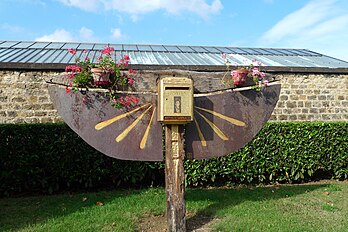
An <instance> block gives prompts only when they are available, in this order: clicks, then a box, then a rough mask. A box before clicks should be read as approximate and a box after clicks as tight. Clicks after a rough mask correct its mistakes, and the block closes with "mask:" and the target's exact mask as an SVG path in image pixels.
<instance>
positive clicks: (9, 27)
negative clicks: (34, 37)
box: [0, 23, 24, 33]
mask: <svg viewBox="0 0 348 232" xmlns="http://www.w3.org/2000/svg"><path fill="white" fill-rule="evenodd" d="M0 28H1V29H2V30H5V31H9V32H11V33H20V32H23V31H24V28H23V27H20V26H16V25H11V24H8V23H3V24H1V26H0Z"/></svg>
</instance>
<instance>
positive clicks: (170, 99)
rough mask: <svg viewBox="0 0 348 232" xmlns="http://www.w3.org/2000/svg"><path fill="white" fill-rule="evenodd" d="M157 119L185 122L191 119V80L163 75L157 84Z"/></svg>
mask: <svg viewBox="0 0 348 232" xmlns="http://www.w3.org/2000/svg"><path fill="white" fill-rule="evenodd" d="M158 121H160V122H162V123H164V124H186V123H189V122H192V121H193V80H192V79H190V78H187V77H163V78H161V79H160V81H159V84H158Z"/></svg>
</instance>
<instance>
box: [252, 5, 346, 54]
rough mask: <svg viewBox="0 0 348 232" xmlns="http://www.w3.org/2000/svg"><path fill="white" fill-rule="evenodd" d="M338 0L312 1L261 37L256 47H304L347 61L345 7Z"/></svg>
mask: <svg viewBox="0 0 348 232" xmlns="http://www.w3.org/2000/svg"><path fill="white" fill-rule="evenodd" d="M341 4H342V2H340V1H339V0H312V1H310V2H309V3H308V4H307V5H305V6H303V7H302V8H301V9H299V10H297V11H295V12H293V13H290V14H289V15H287V16H285V17H284V18H283V19H282V20H280V21H279V22H278V23H276V24H275V25H274V26H273V27H272V28H271V29H270V30H268V31H267V32H265V33H264V34H263V36H262V37H261V39H260V41H259V44H258V46H263V47H265V46H267V47H269V46H273V47H290V48H307V49H310V50H313V51H316V52H319V53H323V54H325V55H330V56H333V57H335V58H340V59H344V60H348V51H347V49H345V48H346V41H348V30H347V28H348V9H346V8H344V7H342V6H341Z"/></svg>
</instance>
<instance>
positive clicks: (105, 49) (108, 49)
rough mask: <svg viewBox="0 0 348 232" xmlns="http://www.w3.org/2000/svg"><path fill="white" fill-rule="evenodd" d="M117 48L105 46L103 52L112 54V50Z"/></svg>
mask: <svg viewBox="0 0 348 232" xmlns="http://www.w3.org/2000/svg"><path fill="white" fill-rule="evenodd" d="M114 50H115V49H114V48H113V47H109V46H107V47H105V48H104V49H103V50H102V53H103V54H105V55H111V52H113V51H114Z"/></svg>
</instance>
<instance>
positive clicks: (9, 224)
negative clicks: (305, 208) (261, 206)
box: [0, 184, 330, 231]
mask: <svg viewBox="0 0 348 232" xmlns="http://www.w3.org/2000/svg"><path fill="white" fill-rule="evenodd" d="M328 186H330V184H318V185H301V186H280V187H258V188H232V189H188V190H187V191H186V203H187V205H188V206H189V207H188V210H189V211H191V209H192V211H193V212H195V214H194V215H193V216H190V215H189V216H188V217H187V228H188V231H192V230H193V229H198V228H201V227H203V226H204V225H206V224H208V223H209V222H211V221H212V220H213V219H214V218H216V217H218V216H219V214H220V215H221V213H223V211H224V210H225V209H227V208H231V207H234V206H236V205H238V204H241V203H243V202H245V201H260V202H262V201H267V200H277V199H281V198H287V197H291V196H296V195H300V194H304V193H307V192H311V191H315V190H317V189H319V188H323V187H328ZM146 191H147V190H145V191H144V190H133V189H131V190H121V191H119V190H117V191H109V192H98V193H86V194H74V195H56V196H38V197H23V198H3V199H0V208H1V210H0V231H6V230H10V231H16V230H20V229H23V228H26V227H28V226H29V225H32V226H33V225H37V224H45V223H46V222H47V221H49V220H50V219H57V218H59V217H64V216H67V215H69V214H74V213H76V212H79V211H83V210H86V209H88V210H89V209H91V208H93V207H97V206H96V203H97V202H102V203H103V204H105V205H110V204H111V205H115V204H119V203H120V202H124V201H126V200H127V199H128V200H129V198H132V199H133V200H132V201H131V202H132V204H136V205H143V206H144V207H146V208H148V209H150V208H152V207H155V206H150V203H149V202H151V203H153V201H154V198H153V197H154V195H156V196H158V198H156V199H157V200H155V201H156V202H155V203H153V204H155V205H156V207H157V208H159V210H162V209H163V212H164V211H165V206H164V202H165V194H164V189H163V191H162V190H160V189H157V190H155V191H154V192H153V191H151V192H152V193H151V194H148V193H146ZM139 194H141V196H138V195H139ZM143 194H144V195H143ZM147 194H148V195H147ZM134 196H137V197H135V198H134ZM85 197H87V199H84V198H85ZM143 198H147V199H146V201H143V200H142V199H143ZM162 199H163V206H160V207H158V205H160V204H161V203H160V202H161V200H162ZM207 202H208V203H207ZM108 203H110V204H108ZM207 205H208V206H207ZM124 207H125V206H124ZM162 207H163V208H162ZM161 208H162V209H161ZM122 210H123V211H127V212H129V213H130V214H133V213H134V212H135V211H134V210H138V209H137V208H132V207H130V208H124V209H122ZM196 210H198V211H196ZM113 212H115V213H116V214H117V209H116V208H113ZM118 213H119V214H122V213H121V212H118ZM100 216H102V215H100ZM121 216H122V215H121ZM163 219H165V217H164V218H163ZM77 220H78V219H77ZM107 220H108V219H107ZM152 231H156V230H152ZM157 231H158V230H157Z"/></svg>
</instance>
